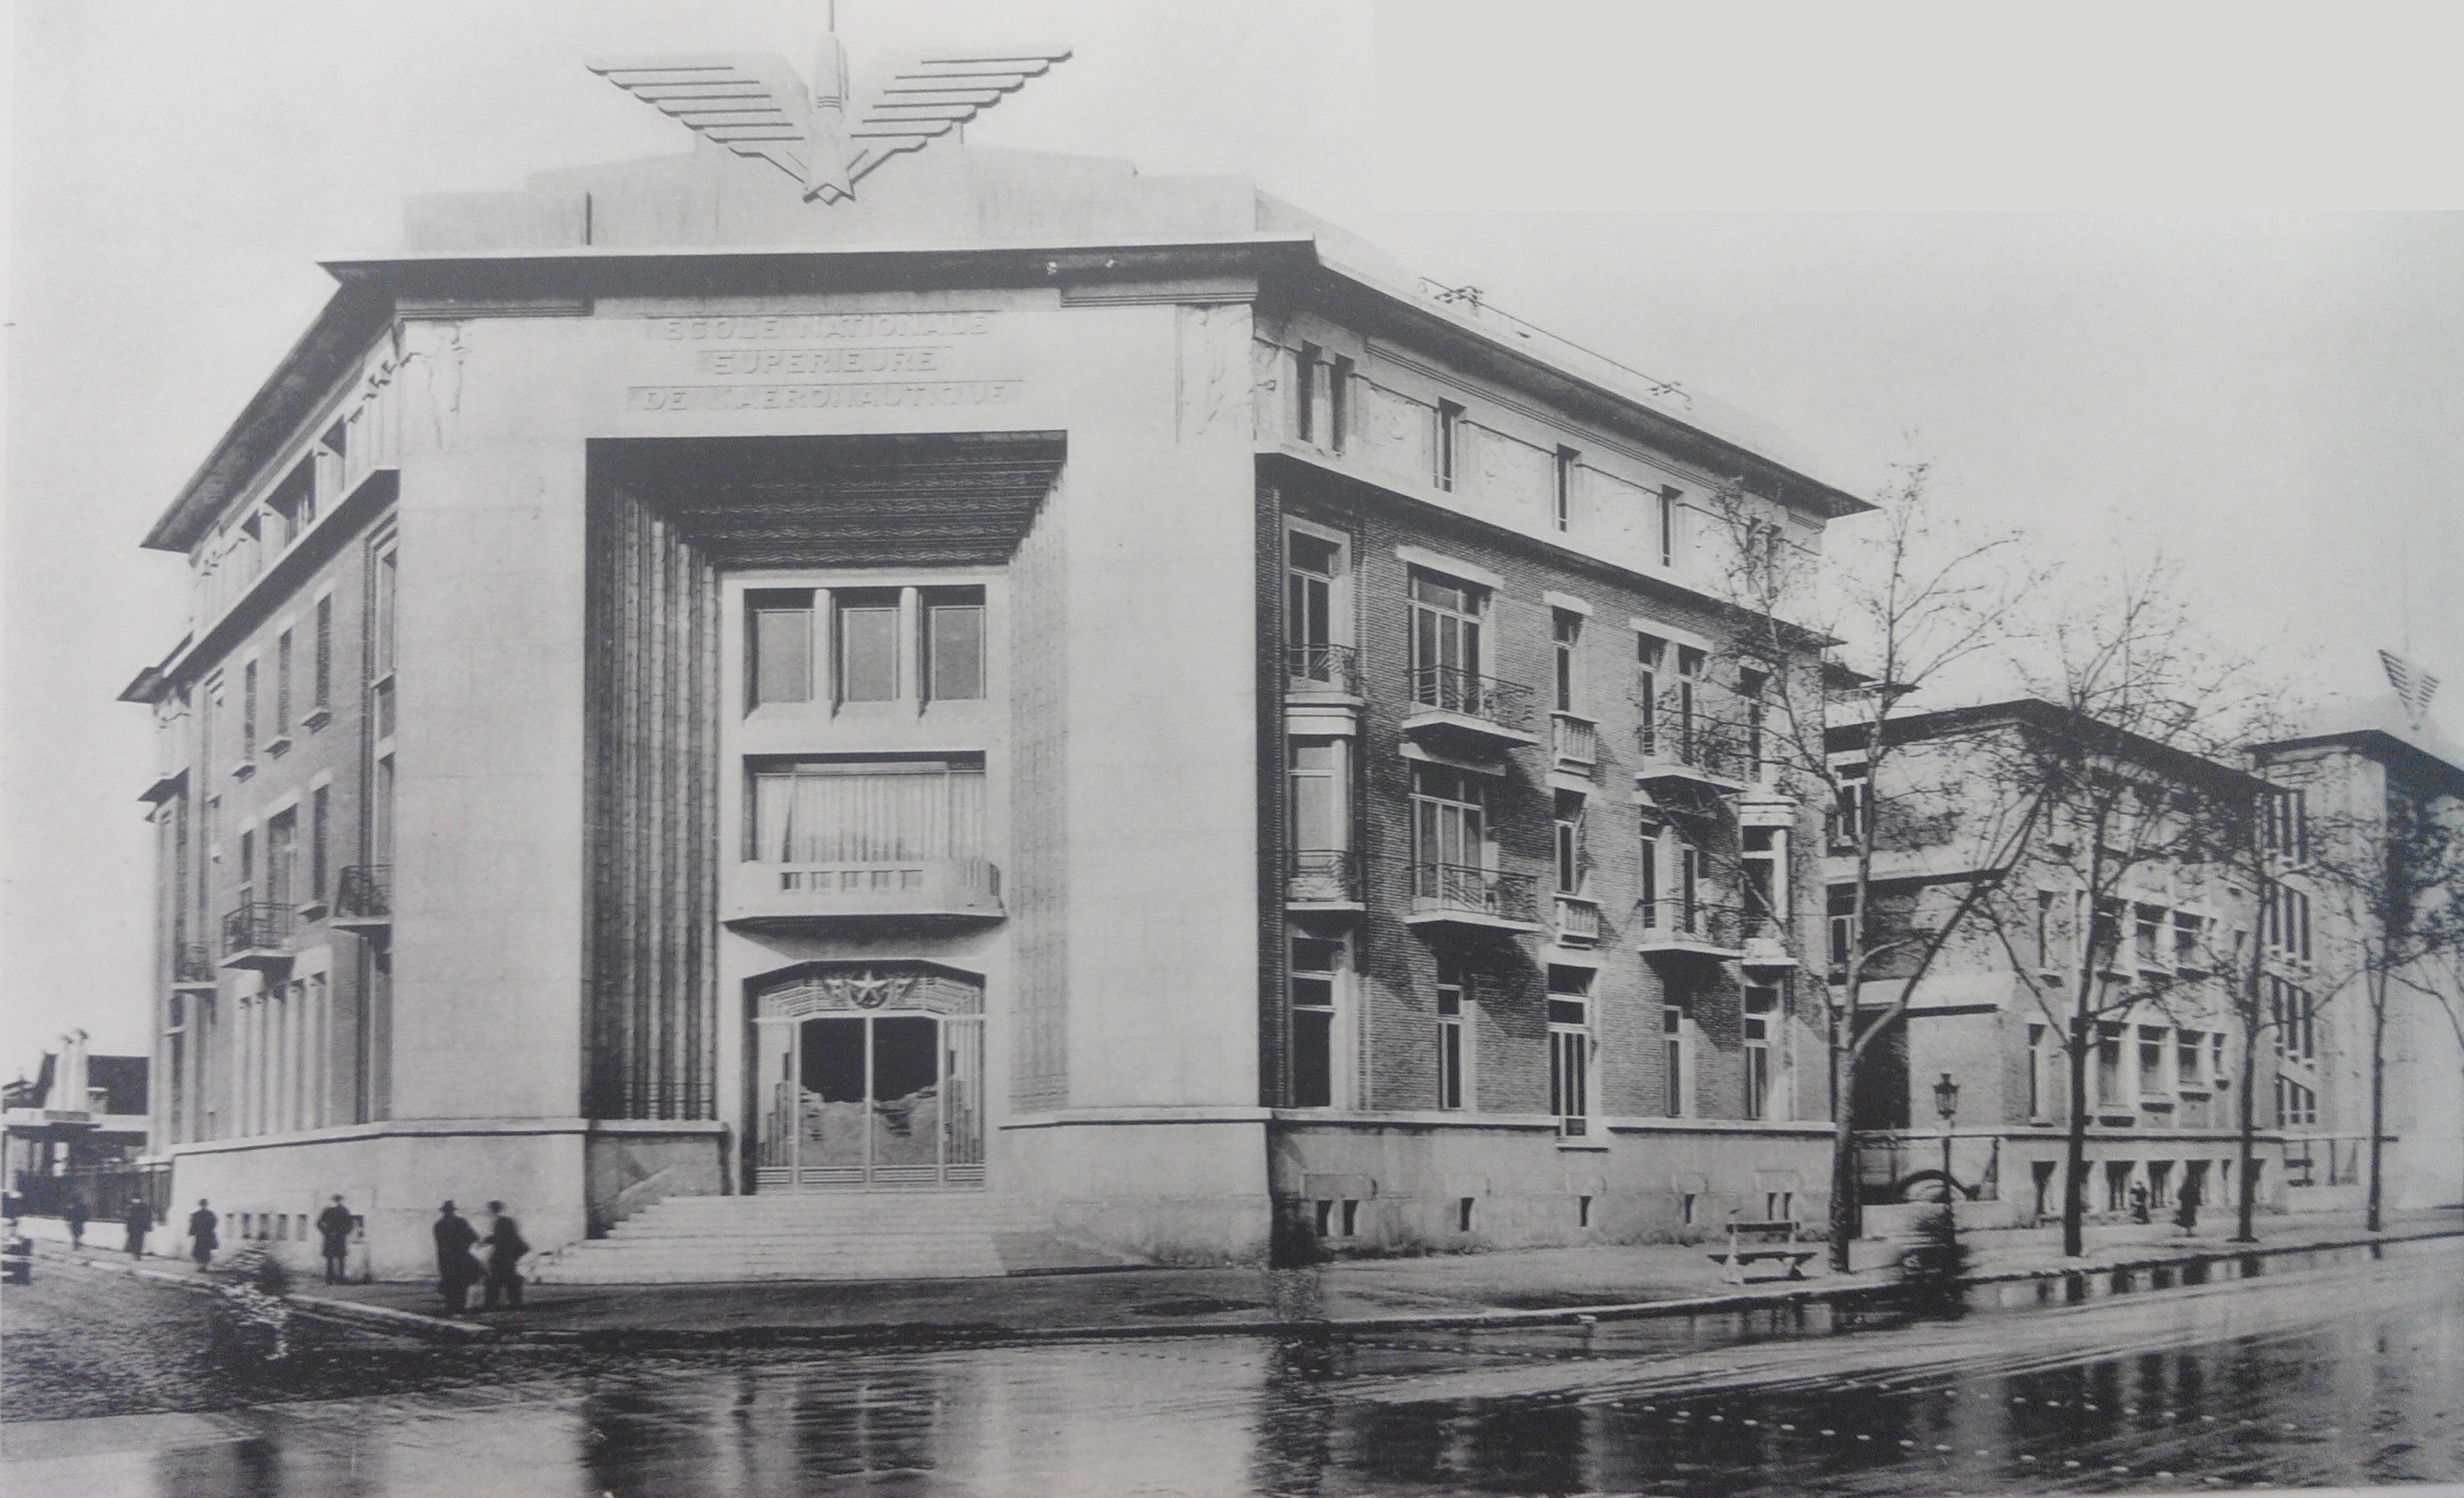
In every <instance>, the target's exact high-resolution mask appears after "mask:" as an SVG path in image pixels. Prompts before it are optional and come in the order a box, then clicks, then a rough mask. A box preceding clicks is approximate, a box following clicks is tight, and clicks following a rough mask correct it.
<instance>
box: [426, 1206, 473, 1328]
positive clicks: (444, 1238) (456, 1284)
mask: <svg viewBox="0 0 2464 1498" xmlns="http://www.w3.org/2000/svg"><path fill="white" fill-rule="evenodd" d="M434 1232H435V1235H436V1288H437V1289H438V1290H439V1291H440V1292H442V1293H443V1294H444V1296H445V1311H446V1314H448V1315H453V1316H458V1315H460V1314H462V1304H463V1301H464V1300H465V1299H466V1298H467V1297H468V1296H469V1295H470V1293H471V1287H472V1285H473V1283H475V1282H476V1281H478V1280H479V1279H480V1278H481V1277H483V1275H484V1274H485V1272H486V1271H485V1270H483V1269H481V1268H480V1267H479V1261H478V1260H477V1259H475V1258H473V1257H472V1254H471V1245H473V1244H475V1243H477V1242H478V1241H479V1235H478V1234H477V1233H475V1232H473V1231H472V1228H471V1224H470V1223H466V1222H464V1221H463V1220H462V1219H461V1217H459V1216H458V1215H457V1214H456V1213H455V1212H454V1210H453V1203H452V1202H451V1201H448V1202H446V1203H445V1205H444V1206H443V1207H442V1208H440V1209H439V1210H438V1211H437V1214H436V1226H435V1229H434Z"/></svg>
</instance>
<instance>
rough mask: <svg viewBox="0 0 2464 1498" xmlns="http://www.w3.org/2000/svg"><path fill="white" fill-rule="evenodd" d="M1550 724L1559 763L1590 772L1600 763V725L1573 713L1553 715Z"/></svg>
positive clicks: (1552, 740) (1550, 716)
mask: <svg viewBox="0 0 2464 1498" xmlns="http://www.w3.org/2000/svg"><path fill="white" fill-rule="evenodd" d="M1549 722H1550V725H1551V727H1550V738H1551V744H1552V747H1553V748H1554V749H1555V750H1556V754H1557V762H1558V763H1560V764H1563V765H1568V766H1570V767H1573V768H1577V769H1583V770H1588V769H1590V768H1591V767H1592V766H1593V765H1595V764H1597V763H1599V762H1600V730H1599V725H1597V724H1596V723H1594V722H1593V721H1592V720H1591V719H1590V718H1588V717H1577V716H1574V715H1573V714H1572V713H1551V714H1550V715H1549Z"/></svg>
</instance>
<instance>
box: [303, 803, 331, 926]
mask: <svg viewBox="0 0 2464 1498" xmlns="http://www.w3.org/2000/svg"><path fill="white" fill-rule="evenodd" d="M333 802H334V789H333V787H332V786H330V785H319V786H318V787H317V788H316V789H315V790H313V791H311V792H309V793H308V898H309V899H310V900H311V901H313V902H316V903H319V904H322V903H323V902H324V899H325V878H326V868H327V866H326V859H327V857H328V856H329V855H328V852H327V849H328V848H331V847H332V843H333V835H334V816H333V812H334V804H333Z"/></svg>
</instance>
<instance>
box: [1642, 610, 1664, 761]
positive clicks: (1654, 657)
mask: <svg viewBox="0 0 2464 1498" xmlns="http://www.w3.org/2000/svg"><path fill="white" fill-rule="evenodd" d="M1667 659H1668V642H1667V641H1665V640H1663V639H1661V637H1660V636H1658V635H1656V634H1638V635H1636V636H1635V637H1634V700H1635V708H1636V710H1637V711H1638V712H1639V714H1640V717H1639V720H1638V723H1637V727H1636V729H1635V735H1636V737H1637V738H1639V739H1640V741H1641V744H1642V752H1643V754H1644V756H1645V757H1646V758H1648V757H1650V756H1652V755H1656V754H1658V753H1660V752H1661V744H1660V737H1659V734H1660V677H1661V672H1662V671H1663V670H1664V669H1665V668H1666V665H1667Z"/></svg>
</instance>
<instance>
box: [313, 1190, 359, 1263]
mask: <svg viewBox="0 0 2464 1498" xmlns="http://www.w3.org/2000/svg"><path fill="white" fill-rule="evenodd" d="M356 1221H357V1220H356V1219H354V1218H353V1217H352V1216H351V1209H350V1208H349V1207H346V1206H344V1205H343V1204H342V1199H341V1197H339V1196H337V1197H336V1198H335V1199H334V1204H333V1205H332V1206H329V1207H327V1208H326V1209H325V1210H324V1211H322V1212H319V1213H318V1214H317V1236H318V1237H319V1238H321V1239H323V1240H324V1241H325V1242H324V1248H325V1283H326V1284H328V1285H340V1284H341V1283H342V1282H344V1281H345V1280H348V1279H349V1278H350V1277H351V1274H350V1267H349V1260H350V1257H351V1228H352V1226H353V1225H354V1223H356Z"/></svg>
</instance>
